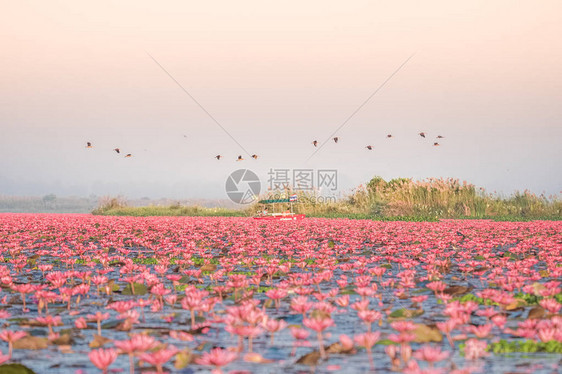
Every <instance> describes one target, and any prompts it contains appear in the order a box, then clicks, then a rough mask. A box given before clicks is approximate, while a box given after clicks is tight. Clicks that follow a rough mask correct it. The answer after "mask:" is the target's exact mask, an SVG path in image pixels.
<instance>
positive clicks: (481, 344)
mask: <svg viewBox="0 0 562 374" xmlns="http://www.w3.org/2000/svg"><path fill="white" fill-rule="evenodd" d="M487 347H488V344H487V343H486V342H485V341H483V340H478V339H468V340H467V341H466V343H465V346H464V357H465V358H466V359H467V360H475V359H477V358H480V357H486V356H488V352H486V348H487Z"/></svg>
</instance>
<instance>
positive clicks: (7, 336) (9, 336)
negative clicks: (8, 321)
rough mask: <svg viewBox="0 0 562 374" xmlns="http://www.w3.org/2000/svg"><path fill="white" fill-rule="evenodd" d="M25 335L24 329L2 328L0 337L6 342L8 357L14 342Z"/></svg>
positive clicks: (10, 354)
mask: <svg viewBox="0 0 562 374" xmlns="http://www.w3.org/2000/svg"><path fill="white" fill-rule="evenodd" d="M26 335H27V332H25V331H11V330H2V332H0V339H2V340H4V341H5V342H8V358H11V357H12V350H13V346H14V342H16V341H18V340H20V339H21V338H23V337H24V336H26Z"/></svg>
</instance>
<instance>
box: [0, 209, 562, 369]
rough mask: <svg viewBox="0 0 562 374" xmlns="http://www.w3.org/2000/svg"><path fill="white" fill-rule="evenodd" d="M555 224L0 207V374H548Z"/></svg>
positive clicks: (561, 264)
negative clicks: (10, 210) (141, 214)
mask: <svg viewBox="0 0 562 374" xmlns="http://www.w3.org/2000/svg"><path fill="white" fill-rule="evenodd" d="M561 233H562V222H561V221H534V222H493V221H483V220H443V221H440V222H374V221H368V220H346V219H305V220H303V221H300V222H275V221H272V222H264V221H257V220H253V219H250V218H189V217H157V218H156V217H148V218H131V217H100V216H91V215H69V214H67V215H64V214H61V215H47V214H45V215H40V214H38V215H32V214H0V260H1V263H0V285H1V287H2V290H1V293H0V322H1V323H2V326H1V328H0V373H2V372H8V371H7V370H13V371H12V372H14V373H20V372H21V373H29V372H35V373H92V374H94V373H119V372H123V373H127V372H129V373H166V372H171V373H195V372H197V373H199V372H201V373H203V372H213V373H220V372H223V373H228V372H236V373H243V372H248V373H250V372H258V373H272V372H278V373H286V372H289V373H298V372H312V371H314V372H349V373H357V372H378V373H382V372H404V373H470V372H483V373H486V372H487V373H500V372H517V373H553V372H558V370H559V364H560V361H561V359H562V315H561V306H562V305H561V303H562V289H561V279H562V234H561Z"/></svg>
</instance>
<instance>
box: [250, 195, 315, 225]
mask: <svg viewBox="0 0 562 374" xmlns="http://www.w3.org/2000/svg"><path fill="white" fill-rule="evenodd" d="M296 202H297V195H291V196H289V197H288V198H286V199H269V200H260V201H258V203H259V204H263V205H264V209H263V210H261V211H259V212H258V213H257V215H256V216H254V219H259V220H264V221H300V220H302V219H304V218H305V217H306V215H305V214H300V213H295V212H293V203H296ZM277 204H289V208H288V209H287V210H286V211H285V212H281V213H276V212H275V207H276V206H277ZM268 205H272V207H273V208H272V210H273V212H272V213H270V212H269V208H268Z"/></svg>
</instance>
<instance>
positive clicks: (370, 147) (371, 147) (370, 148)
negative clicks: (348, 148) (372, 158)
mask: <svg viewBox="0 0 562 374" xmlns="http://www.w3.org/2000/svg"><path fill="white" fill-rule="evenodd" d="M365 148H367V149H368V150H369V151H372V150H373V146H372V145H368V146H366V147H365Z"/></svg>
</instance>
